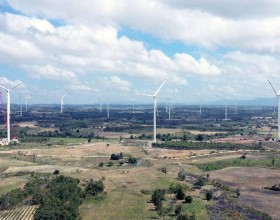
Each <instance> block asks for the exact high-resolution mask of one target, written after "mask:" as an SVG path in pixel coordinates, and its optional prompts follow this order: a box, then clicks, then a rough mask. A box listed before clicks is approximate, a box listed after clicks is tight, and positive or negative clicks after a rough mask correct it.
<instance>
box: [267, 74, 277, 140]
mask: <svg viewBox="0 0 280 220" xmlns="http://www.w3.org/2000/svg"><path fill="white" fill-rule="evenodd" d="M268 82H269V84H270V85H271V88H272V89H273V91H274V93H275V95H276V101H277V104H278V132H277V133H278V138H277V140H278V141H280V106H279V101H280V99H279V97H280V90H279V91H278V92H276V90H275V89H274V87H273V86H272V84H271V82H270V81H269V80H268Z"/></svg>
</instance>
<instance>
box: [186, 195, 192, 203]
mask: <svg viewBox="0 0 280 220" xmlns="http://www.w3.org/2000/svg"><path fill="white" fill-rule="evenodd" d="M192 200H193V198H192V196H190V195H188V196H186V198H185V202H186V203H192Z"/></svg>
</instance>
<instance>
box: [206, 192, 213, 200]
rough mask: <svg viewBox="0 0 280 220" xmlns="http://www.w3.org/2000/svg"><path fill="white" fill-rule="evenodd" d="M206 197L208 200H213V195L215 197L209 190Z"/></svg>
mask: <svg viewBox="0 0 280 220" xmlns="http://www.w3.org/2000/svg"><path fill="white" fill-rule="evenodd" d="M205 197H206V200H207V201H209V200H211V199H212V197H213V194H212V192H207V193H206V195H205Z"/></svg>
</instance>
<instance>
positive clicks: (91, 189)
mask: <svg viewBox="0 0 280 220" xmlns="http://www.w3.org/2000/svg"><path fill="white" fill-rule="evenodd" d="M104 188H105V186H104V184H103V181H102V180H99V181H93V180H91V181H90V182H89V183H88V185H87V186H86V188H85V192H86V193H87V194H89V195H92V196H96V195H98V194H99V193H102V192H103V191H104Z"/></svg>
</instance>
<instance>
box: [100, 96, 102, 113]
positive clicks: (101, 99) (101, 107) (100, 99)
mask: <svg viewBox="0 0 280 220" xmlns="http://www.w3.org/2000/svg"><path fill="white" fill-rule="evenodd" d="M99 112H100V113H101V112H102V98H101V97H100V98H99Z"/></svg>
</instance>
